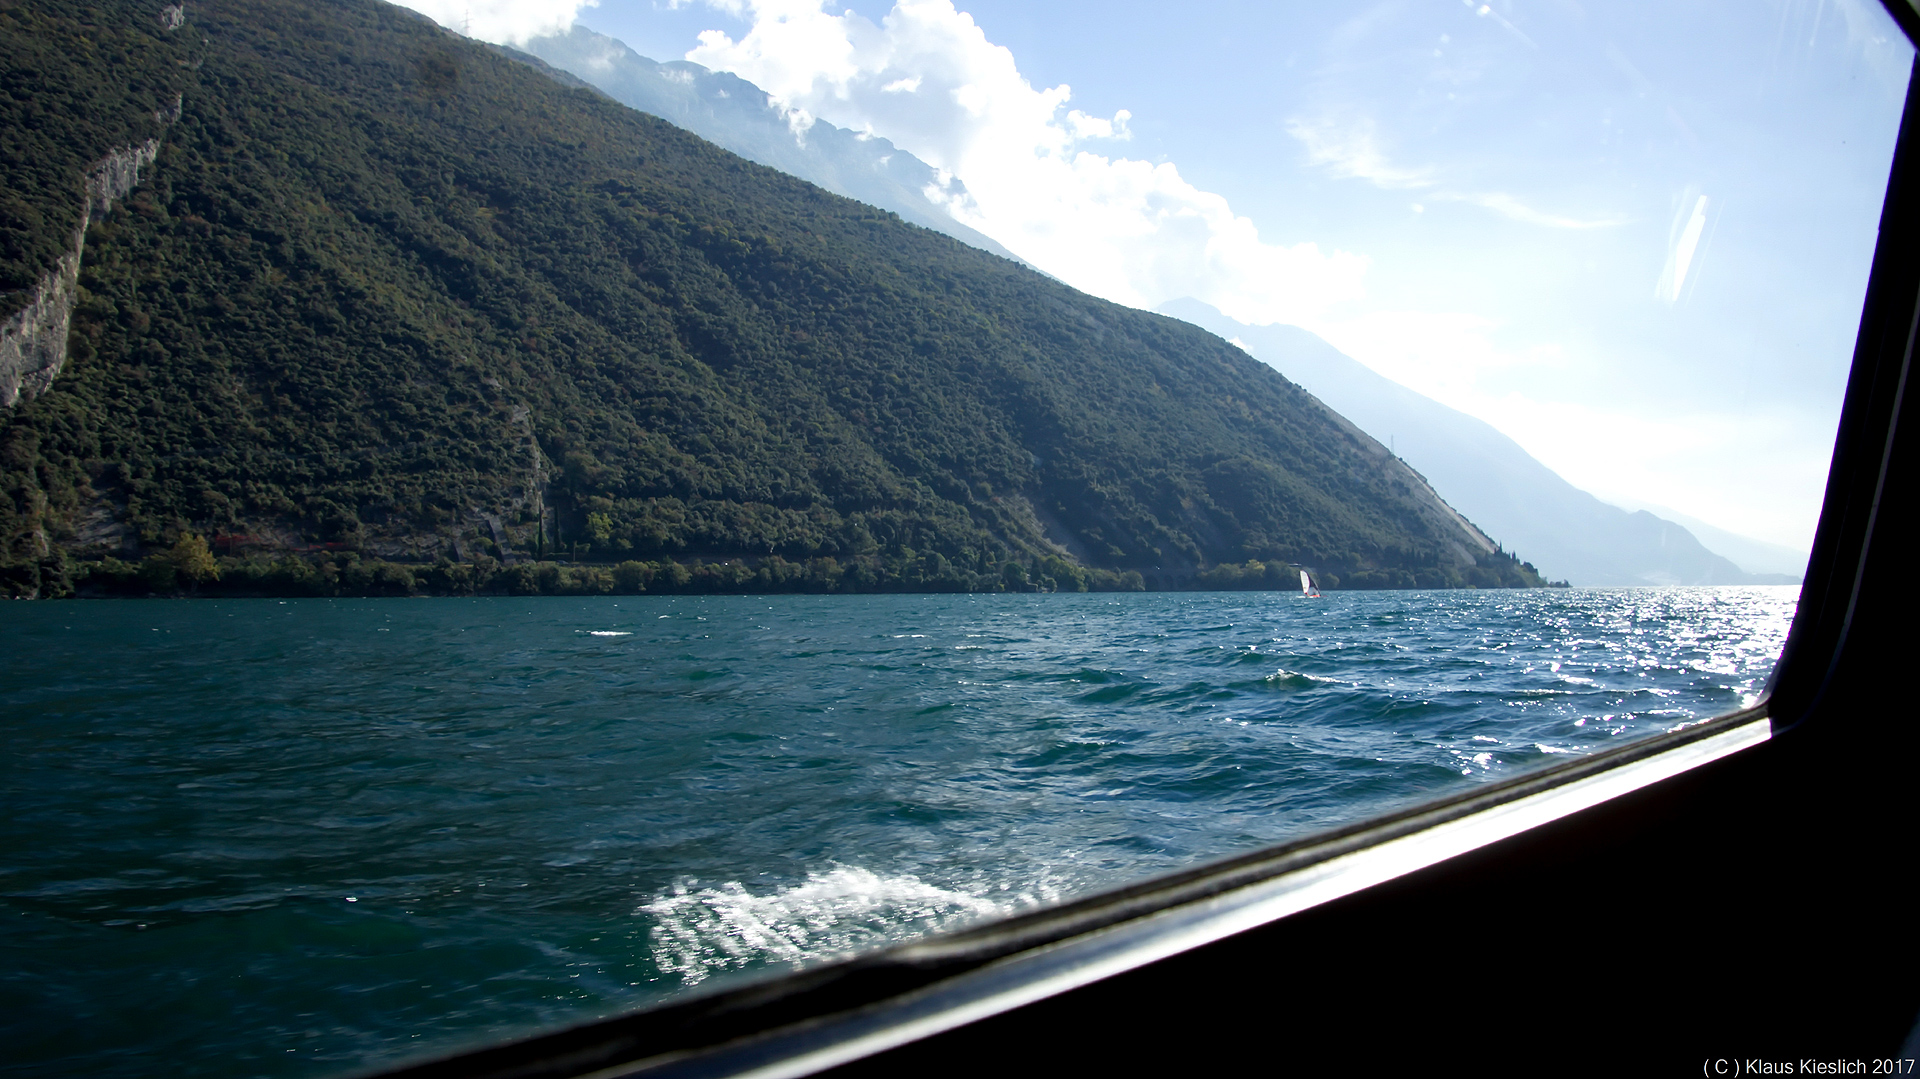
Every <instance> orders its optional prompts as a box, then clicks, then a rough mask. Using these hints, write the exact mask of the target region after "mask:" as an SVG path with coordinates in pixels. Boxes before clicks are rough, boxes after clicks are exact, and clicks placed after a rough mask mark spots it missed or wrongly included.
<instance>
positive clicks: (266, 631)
mask: <svg viewBox="0 0 1920 1079" xmlns="http://www.w3.org/2000/svg"><path fill="white" fill-rule="evenodd" d="M1796 597H1797V591H1796V590H1795V589H1791V588H1717V589H1703V588H1694V589H1664V590H1661V589H1639V590H1579V589H1576V590H1537V591H1530V592H1499V593H1496V592H1390V593H1340V594H1334V595H1330V596H1328V597H1327V598H1326V599H1324V600H1304V599H1300V598H1298V597H1296V596H1292V595H1285V594H1272V593H1201V594H1169V593H1158V594H1145V595H1124V596H1114V595H1042V596H863V597H809V596H787V597H774V598H754V597H678V598H670V597H628V598H596V599H560V598H554V599H481V600H359V601H353V600H337V601H325V600H311V601H286V602H280V601H275V600H250V601H231V602H228V601H219V602H216V601H181V602H166V601H98V602H60V603H36V604H12V605H8V606H6V607H5V608H0V630H3V631H4V633H5V635H6V640H7V642H8V648H7V657H6V659H5V661H4V665H3V666H0V702H4V713H0V714H3V715H4V722H5V725H6V734H7V747H8V748H7V753H6V755H5V763H4V765H0V768H4V777H5V779H4V790H5V798H6V810H7V811H6V813H5V815H4V822H3V823H0V919H4V921H0V924H3V925H4V926H5V932H4V934H0V947H3V948H4V949H5V954H4V962H0V1038H4V1044H5V1045H6V1046H7V1051H6V1053H5V1058H6V1060H7V1061H8V1062H9V1063H8V1064H6V1065H0V1067H5V1068H6V1069H7V1070H8V1071H9V1072H10V1073H18V1074H34V1075H52V1074H86V1075H169V1076H171V1075H179V1076H186V1075H217V1076H239V1075H317V1074H331V1073H338V1072H342V1071H352V1070H356V1069H363V1068H366V1067H368V1066H372V1065H377V1064H380V1063H384V1062H390V1061H394V1060H399V1059H405V1058H407V1057H410V1056H415V1055H419V1054H421V1053H428V1052H433V1051H437V1050H443V1049H446V1048H449V1047H453V1046H459V1045H465V1044H469V1043H472V1042H475V1041H486V1040H489V1039H492V1038H497V1037H500V1036H502V1035H505V1034H509V1033H515V1032H520V1031H525V1030H529V1029H533V1028H538V1027H541V1026H545V1025H550V1024H554V1023H560V1022H564V1021H569V1020H578V1019H582V1018H586V1017H589V1016H593V1015H600V1014H606V1013H609V1012H614V1011H619V1010H623V1009H627V1008H632V1007H636V1006H640V1005H643V1004H646V1003H648V1002H651V1001H656V1000H660V999H663V998H664V997H666V996H667V995H670V994H673V993H677V992H683V991H685V990H686V989H687V988H688V987H691V986H694V985H698V984H701V983H702V982H703V981H707V980H708V979H711V978H714V977H716V976H719V977H723V978H724V977H738V976H741V975H743V974H745V975H750V974H751V973H753V972H754V971H757V970H761V969H764V968H766V967H768V966H769V965H779V964H790V963H805V962H808V961H813V960H818V959H820V958H824V957H830V956H835V955H841V954H846V953H848V952H850V951H857V950H859V949H862V948H866V947H872V946H874V945H877V944H881V943H885V942H887V941H891V940H897V939H901V938H903V937H909V936H912V935H915V934H918V933H922V932H926V931H928V930H931V929H937V928H940V927H945V926H953V925H959V924H965V923H967V922H969V921H972V920H976V919H979V918H984V917H991V916H994V915H997V914H1000V913H1004V912H1010V911H1014V910H1019V909H1022V908H1024V907H1026V906H1029V905H1032V904H1036V903H1045V902H1048V901H1051V900H1055V899H1058V898H1060V897H1063V896H1069V895H1075V894H1080V893H1084V892H1085V891H1088V890H1090V889H1095V888H1099V887H1101V886H1103V885H1109V884H1113V883H1117V882H1120V881H1123V880H1127V879H1132V878H1136V877H1140V876H1143V875H1146V874H1151V873H1155V872H1160V871H1164V870H1167V869H1171V868H1174V867H1179V866H1186V865H1191V864H1193V863H1195V862H1197V861H1201V860H1204V859H1207V858H1211V857H1215V856H1219V855H1224V854H1228V853H1232V852H1236V851H1240V850H1244V849H1247V848H1251V847H1256V846H1260V845H1264V844H1269V843H1273V842H1276V841H1279V840H1284V839H1289V838H1293V837H1297V836H1300V835H1302V834H1305V833H1309V832H1312V831H1314V830H1315V829H1319V828H1324V827H1327V826H1329V825H1333V824H1338V823H1342V822H1346V821H1351V820H1354V819H1356V818H1359V817H1364V816H1366V815H1369V814H1372V813H1376V812H1379V811H1381V810H1382V809H1385V808H1387V807H1390V806H1393V805H1397V804H1402V803H1405V802H1408V801H1411V800H1417V799H1421V798H1427V797H1432V796H1434V795H1437V794H1440V793H1444V792H1446V791H1449V790H1453V789H1457V788H1459V787H1461V786H1462V785H1465V784H1471V783H1475V782H1481V781H1484V780H1487V779H1489V778H1496V777H1501V776H1505V775H1510V774H1513V773H1514V772H1515V771H1517V770H1520V769H1525V768H1528V767H1532V766H1537V765H1541V764H1545V763H1548V762H1550V761H1552V760H1554V759H1556V758H1558V757H1560V756H1561V755H1564V754H1570V753H1584V752H1589V751H1591V750H1594V749H1597V748H1601V747H1604V746H1607V745H1611V744H1615V743H1617V742H1618V741H1620V740H1622V739H1626V738H1631V737H1634V736H1637V735H1643V734H1649V733H1653V732H1657V731H1662V730H1668V729H1671V728H1673V727H1675V726H1678V725H1681V724H1684V723H1687V722H1690V721H1693V720H1696V719H1701V718H1706V717H1709V716H1712V715H1715V714H1718V713H1721V712H1725V711H1728V710H1730V709H1733V708H1736V707H1738V706H1740V705H1741V704H1742V703H1743V702H1744V701H1746V700H1749V699H1751V698H1752V696H1753V695H1754V694H1756V693H1757V692H1759V689H1760V687H1761V685H1762V684H1763V683H1764V681H1765V678H1766V675H1767V673H1768V672H1769V671H1770V669H1771V668H1772V665H1773V662H1774V659H1775V658H1776V656H1777V653H1778V651H1779V647H1780V644H1781V642H1782V640H1783V639H1784V638H1785V634H1786V629H1787V624H1788V622H1789V620H1790V619H1791V617H1792V612H1793V607H1794V602H1795V599H1796ZM707 984H712V983H711V982H708V983H707Z"/></svg>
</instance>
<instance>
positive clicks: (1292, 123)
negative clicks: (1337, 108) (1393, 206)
mask: <svg viewBox="0 0 1920 1079" xmlns="http://www.w3.org/2000/svg"><path fill="white" fill-rule="evenodd" d="M1287 134H1289V135H1292V136H1293V137H1294V138H1295V139H1298V140H1299V142H1300V145H1302V146H1304V147H1305V148H1306V151H1307V163H1308V164H1310V165H1317V166H1319V167H1320V168H1323V169H1325V170H1327V172H1328V173H1330V174H1331V175H1333V176H1334V177H1336V178H1338V179H1342V180H1365V181H1367V182H1368V183H1370V184H1372V185H1374V186H1375V187H1385V188H1399V189H1405V190H1418V189H1421V188H1428V187H1432V186H1433V185H1434V178H1433V170H1432V169H1431V168H1418V169H1408V168H1401V167H1398V166H1395V165H1392V164H1389V163H1388V161H1387V155H1386V153H1385V152H1384V151H1382V150H1381V149H1380V145H1379V142H1378V140H1377V137H1376V136H1375V134H1374V127H1373V121H1371V120H1367V119H1363V118H1351V117H1347V118H1341V119H1334V118H1329V117H1323V118H1321V119H1318V120H1311V121H1309V120H1302V119H1298V118H1296V119H1293V120H1289V121H1288V122H1287Z"/></svg>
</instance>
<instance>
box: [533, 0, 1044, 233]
mask: <svg viewBox="0 0 1920 1079" xmlns="http://www.w3.org/2000/svg"><path fill="white" fill-rule="evenodd" d="M520 49H521V50H523V51H524V52H526V53H527V54H529V55H531V56H534V57H537V58H539V59H540V60H541V61H543V62H545V63H547V64H549V65H551V66H553V67H555V68H558V69H559V70H561V71H564V72H566V73H567V74H569V75H572V76H573V77H574V78H577V79H580V80H581V81H582V82H585V83H587V84H588V85H590V86H593V87H595V88H597V89H599V90H600V91H601V92H603V93H605V94H606V95H607V96H609V97H611V98H613V99H614V100H615V101H618V102H620V103H622V104H624V105H630V106H632V107H633V108H636V109H639V110H640V111H642V112H647V113H652V114H653V115H655V116H658V117H660V118H661V119H663V120H667V121H669V122H671V123H673V124H675V125H676V126H678V127H683V128H686V129H687V130H688V131H691V132H693V133H694V134H696V135H698V136H700V137H701V138H703V139H706V140H707V141H708V142H711V143H714V144H715V145H717V146H722V147H724V148H726V149H728V150H731V151H733V152H734V153H736V154H739V155H740V156H741V157H744V158H746V159H747V160H749V161H753V162H757V163H759V164H762V165H765V166H767V167H768V168H774V169H779V170H780V171H781V172H784V173H787V174H788V175H791V176H798V177H800V178H801V179H802V180H806V181H808V182H809V183H813V184H817V185H819V186H820V187H823V188H826V189H827V190H828V191H831V192H833V193H834V194H836V195H844V196H846V197H847V198H850V199H857V200H858V201H860V202H864V203H867V204H868V205H870V206H877V207H879V208H880V209H883V210H890V211H892V212H894V213H896V214H899V215H900V217H901V219H902V220H905V221H910V222H912V223H913V224H916V225H919V226H921V227H922V228H929V229H933V230H934V231H935V232H944V233H946V234H947V235H949V236H951V237H953V238H954V239H956V240H959V241H960V242H962V243H965V244H970V245H972V246H974V247H977V248H979V249H980V250H982V251H988V252H992V253H993V254H996V255H999V256H1001V257H1002V258H1009V259H1013V260H1015V261H1020V259H1019V256H1018V255H1015V254H1014V253H1013V252H1011V251H1009V250H1007V249H1006V248H1005V247H1003V246H1001V245H1000V244H999V243H998V242H996V241H994V240H993V239H991V238H989V237H987V236H985V235H983V234H982V233H980V232H979V231H978V230H975V229H972V228H969V227H967V226H966V225H963V224H961V223H960V222H958V221H955V220H954V219H953V217H952V216H951V215H949V214H948V213H947V212H946V211H945V210H943V209H941V208H940V207H939V206H937V205H935V204H934V203H933V202H932V201H931V200H930V199H928V198H927V195H926V192H927V191H928V190H929V189H932V190H936V191H939V192H940V193H941V195H942V197H945V198H959V199H964V198H965V197H966V188H965V186H964V185H962V184H961V183H960V182H959V181H958V180H956V179H954V178H953V177H950V176H948V177H943V176H941V175H940V174H939V172H938V170H936V169H935V168H934V167H933V166H931V165H929V164H927V163H926V162H924V161H922V160H920V159H919V158H917V157H915V156H913V155H912V154H910V153H908V152H906V151H905V150H902V149H900V148H899V147H897V146H895V145H894V144H893V143H892V142H890V141H888V140H886V139H883V138H879V137H878V136H871V135H866V134H863V133H860V132H854V131H848V130H847V129H845V128H842V127H836V126H834V125H833V124H830V123H827V122H826V121H825V120H814V121H813V122H812V123H811V124H810V125H808V126H807V127H806V128H805V129H804V130H796V129H795V128H794V125H793V123H792V122H791V120H790V119H789V117H788V115H787V114H786V113H785V112H782V111H781V110H780V109H778V108H775V107H774V106H773V105H772V103H771V102H770V100H769V98H768V95H767V92H766V91H765V90H762V89H760V88H759V87H758V86H755V85H754V84H753V83H750V82H748V81H747V80H745V79H743V78H740V77H739V76H737V75H733V74H730V73H728V72H724V71H709V70H707V69H706V68H704V67H701V66H700V65H699V64H695V63H691V62H689V61H686V60H674V61H669V62H666V63H661V62H659V61H656V60H651V59H648V58H647V57H644V56H641V55H640V54H639V53H636V52H634V51H633V50H632V49H630V48H628V47H627V46H626V45H625V44H624V43H622V42H620V41H617V40H615V39H613V38H610V37H608V36H606V35H605V34H600V33H596V32H594V31H592V30H589V29H587V28H586V27H584V26H580V25H578V24H576V25H575V26H574V27H573V28H572V29H570V30H568V31H567V32H566V33H564V34H549V35H545V36H542V37H537V38H533V39H532V40H530V41H527V42H526V43H524V44H522V45H521V46H520Z"/></svg>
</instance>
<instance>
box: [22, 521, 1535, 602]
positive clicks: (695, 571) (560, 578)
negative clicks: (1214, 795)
mask: <svg viewBox="0 0 1920 1079" xmlns="http://www.w3.org/2000/svg"><path fill="white" fill-rule="evenodd" d="M932 569H933V566H932V564H930V563H929V562H927V561H925V560H918V561H906V560H903V561H901V562H896V563H894V564H892V565H888V564H884V563H880V562H879V561H878V560H877V559H857V560H855V561H852V562H849V563H842V562H840V561H839V560H838V559H834V558H819V559H814V560H812V561H810V562H804V563H798V562H788V561H787V560H786V559H783V558H781V557H780V556H779V555H772V556H768V557H766V558H759V559H735V560H729V561H725V562H693V563H681V562H671V561H662V562H641V561H635V560H628V561H625V562H620V563H616V564H607V565H580V564H573V563H569V562H559V561H522V562H518V563H515V564H511V565H509V564H505V563H502V562H499V561H498V560H496V559H493V558H490V557H487V556H485V555H481V556H479V557H478V558H476V559H475V560H474V561H472V562H455V561H453V560H452V559H449V558H441V559H438V560H436V561H434V562H431V563H425V564H407V563H397V562H385V561H380V560H378V559H363V558H361V557H360V555H359V554H357V553H355V552H337V553H332V554H321V555H317V556H311V557H300V556H288V555H281V556H264V555H259V554H255V555H251V556H246V557H235V556H216V555H214V554H213V552H212V550H211V548H209V547H208V545H207V543H206V541H205V540H204V539H202V538H201V537H199V536H196V535H189V536H185V537H182V538H181V539H180V540H179V541H178V542H177V543H175V544H174V546H173V547H172V548H171V549H169V550H167V551H163V552H155V553H154V554H151V555H148V556H147V557H146V558H145V559H142V560H141V561H139V562H127V561H123V560H121V559H118V558H113V557H108V558H105V559H101V560H98V561H91V562H82V563H77V564H75V565H73V566H72V567H71V570H70V573H69V575H68V576H67V577H66V578H65V585H66V587H65V588H64V589H63V590H62V591H61V592H60V593H58V594H59V595H61V596H69V597H75V596H77V597H109V596H122V597H124V596H163V597H168V596H205V597H238V596H278V597H294V596H338V597H346V596H489V595H492V596H593V595H641V594H656V595H658V594H665V595H710V594H776V593H809V594H823V593H847V594H852V593H875V592H987V593H991V592H1141V591H1146V590H1147V589H1148V588H1149V587H1150V586H1152V587H1155V588H1157V589H1175V588H1183V589H1188V590H1194V591H1262V590H1281V591H1285V590H1291V589H1292V588H1294V587H1295V586H1296V582H1297V581H1298V576H1297V572H1296V569H1295V567H1292V566H1289V565H1285V564H1282V563H1277V562H1276V563H1260V562H1257V561H1248V562H1247V563H1245V564H1242V565H1229V566H1216V567H1213V568H1210V569H1208V570H1205V571H1202V572H1200V573H1195V574H1191V575H1188V576H1185V577H1183V578H1181V579H1179V580H1177V581H1157V582H1156V581H1149V580H1148V579H1146V578H1145V577H1143V576H1142V575H1141V574H1140V573H1139V572H1138V571H1133V570H1129V571H1126V572H1114V571H1111V570H1101V569H1091V570H1090V569H1088V568H1086V567H1084V566H1079V565H1076V564H1074V563H1072V562H1069V561H1067V560H1066V559H1062V558H1047V559H1039V560H1036V561H1035V562H1034V563H1033V565H1031V566H1025V565H1022V564H1020V563H1018V562H1005V563H1001V564H1000V565H999V566H997V567H996V566H988V567H986V568H985V569H984V570H981V571H978V572H976V571H970V570H963V569H957V568H955V567H952V566H950V565H949V566H947V567H946V568H945V570H944V571H943V575H941V576H933V575H930V573H929V571H930V570H932ZM1338 583H1339V582H1338V580H1337V579H1336V578H1332V577H1328V578H1327V581H1326V587H1327V588H1334V587H1337V585H1338ZM1400 586H1401V587H1420V585H1419V584H1418V580H1417V579H1411V580H1407V581H1404V582H1401V583H1400ZM1488 587H1497V586H1496V585H1490V586H1488Z"/></svg>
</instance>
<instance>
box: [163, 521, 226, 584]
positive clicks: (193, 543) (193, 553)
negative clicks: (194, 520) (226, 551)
mask: <svg viewBox="0 0 1920 1079" xmlns="http://www.w3.org/2000/svg"><path fill="white" fill-rule="evenodd" d="M167 561H168V562H171V563H172V564H173V570H174V572H175V573H176V574H178V575H179V577H180V580H182V581H185V582H186V583H188V584H190V585H195V584H199V583H201V582H202V581H217V580H219V579H220V563H218V562H215V561H214V560H213V552H212V551H210V550H208V549H207V541H206V540H204V539H202V538H201V537H200V535H199V534H198V533H196V532H189V533H187V534H186V535H184V536H181V537H180V538H179V540H177V541H175V543H174V545H173V547H172V549H171V550H169V551H168V552H167Z"/></svg>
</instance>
